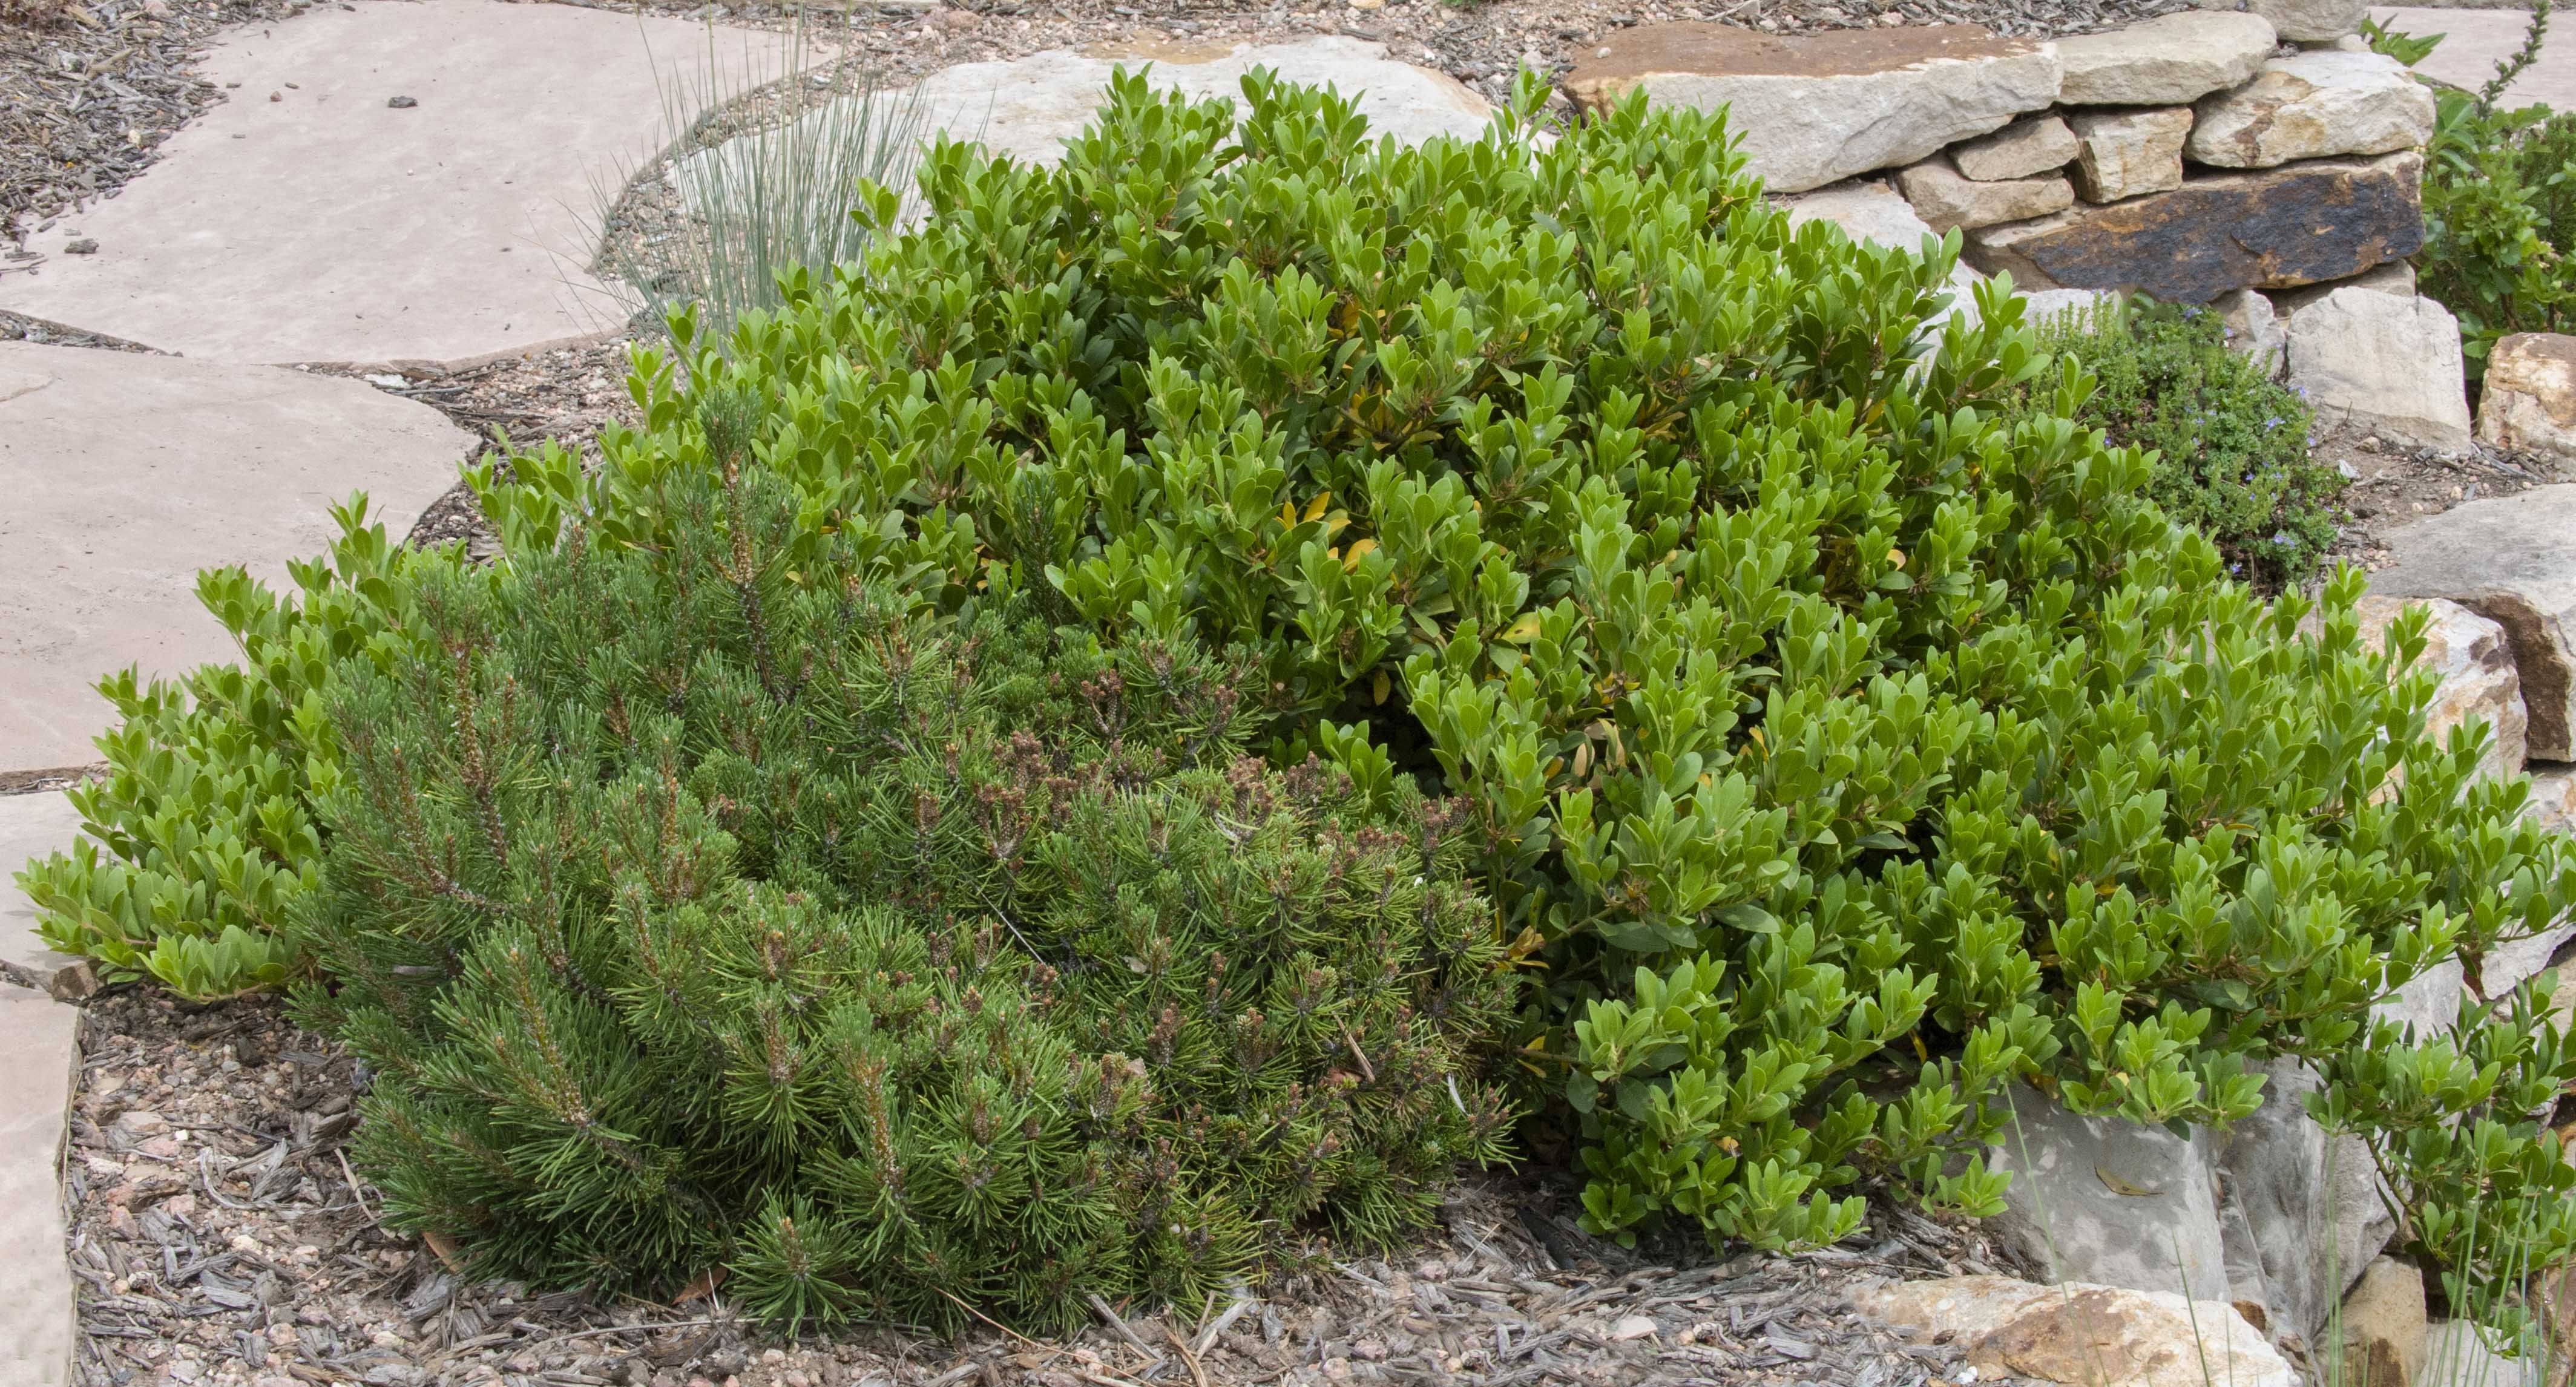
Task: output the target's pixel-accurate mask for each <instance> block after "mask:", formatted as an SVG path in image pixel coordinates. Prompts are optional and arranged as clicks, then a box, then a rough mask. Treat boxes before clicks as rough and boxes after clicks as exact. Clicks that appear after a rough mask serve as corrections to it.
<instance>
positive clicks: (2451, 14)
mask: <svg viewBox="0 0 2576 1387" xmlns="http://www.w3.org/2000/svg"><path fill="white" fill-rule="evenodd" d="M2370 14H2371V18H2373V19H2376V20H2378V21H2379V22H2380V23H2381V24H2382V25H2385V26H2386V27H2388V28H2391V29H2396V30H2399V31H2401V32H2404V33H2409V34H2413V35H2415V36H2416V37H2418V38H2430V37H2432V36H2433V35H2435V34H2447V35H2449V36H2450V37H2448V38H2445V39H2444V40H2442V46H2441V47H2439V48H2436V49H2434V50H2433V53H2432V56H2430V57H2428V58H2426V59H2425V60H2424V61H2422V62H2420V63H2417V64H2416V65H2415V70H2416V71H2417V72H2420V73H2422V74H2424V75H2425V76H2427V77H2430V78H2432V79H2434V80H2435V81H2439V82H2447V83H2449V84H2450V85H2452V86H2455V87H2463V88H2466V89H2468V90H2470V91H2475V90H2477V89H2478V88H2480V87H2482V86H2485V85H2486V83H2487V79H2488V78H2490V77H2493V76H2494V75H2495V70H2496V64H2497V63H2499V62H2501V61H2503V60H2504V59H2505V58H2507V57H2509V56H2511V55H2512V54H2513V52H2514V51H2515V50H2516V49H2519V48H2521V47H2522V38H2523V34H2524V32H2525V31H2526V30H2527V29H2528V27H2529V26H2530V24H2531V11H2529V10H2528V9H2520V8H2516V9H2476V10H2466V9H2439V8H2425V7H2420V6H2406V7H2396V8H2391V7H2385V6H2382V7H2377V8H2374V9H2372V10H2371V12H2370ZM2550 18H2551V21H2552V22H2551V24H2550V26H2549V33H2548V35H2547V36H2546V37H2545V38H2544V39H2543V40H2542V41H2541V46H2540V61H2538V62H2535V63H2533V64H2532V65H2531V66H2530V67H2529V68H2527V69H2525V70H2524V72H2523V74H2522V75H2521V76H2520V77H2517V78H2515V79H2514V83H2513V85H2512V86H2510V87H2507V88H2505V91H2504V99H2505V104H2506V105H2508V106H2528V105H2531V104H2533V103H2535V102H2538V103H2541V104H2545V105H2547V106H2549V107H2551V108H2553V109H2556V110H2561V111H2576V25H2571V24H2569V23H2568V22H2567V14H2566V11H2565V10H2564V9H2563V8H2561V9H2560V10H2558V11H2556V12H2554V13H2553V14H2552V15H2551V16H2550Z"/></svg>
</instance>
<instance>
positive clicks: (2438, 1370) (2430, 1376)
mask: <svg viewBox="0 0 2576 1387" xmlns="http://www.w3.org/2000/svg"><path fill="white" fill-rule="evenodd" d="M2546 1361H2547V1359H2546V1353H2545V1351H2544V1350H2542V1349H2541V1347H2540V1346H2539V1345H2536V1344H2535V1345H2532V1346H2531V1351H2529V1352H2524V1353H2520V1354H2517V1355H2516V1356H2514V1357H2511V1358H2507V1357H2505V1356H2504V1355H2503V1354H2501V1353H2498V1352H2497V1351H2496V1349H2495V1346H2494V1345H2492V1344H2490V1343H2489V1342H2488V1341H2487V1340H2486V1339H2485V1337H2484V1336H2482V1335H2480V1334H2479V1333H2478V1328H2477V1326H2476V1325H2474V1324H2471V1323H2469V1322H2468V1321H2466V1320H2443V1321H2442V1322H2440V1323H2439V1324H2436V1325H2434V1326H2433V1327H2432V1329H2431V1331H2430V1332H2428V1333H2427V1334H2426V1335H2425V1338H2424V1374H2423V1376H2421V1377H2418V1378H2416V1379H2415V1387H2541V1384H2542V1383H2543V1382H2545V1381H2547V1369H2546V1366H2545V1364H2546Z"/></svg>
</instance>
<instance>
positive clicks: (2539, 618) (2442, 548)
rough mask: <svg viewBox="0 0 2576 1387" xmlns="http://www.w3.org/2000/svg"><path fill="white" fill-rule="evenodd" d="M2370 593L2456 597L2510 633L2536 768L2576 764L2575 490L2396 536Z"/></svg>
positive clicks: (2468, 513) (2487, 505) (2450, 515)
mask: <svg viewBox="0 0 2576 1387" xmlns="http://www.w3.org/2000/svg"><path fill="white" fill-rule="evenodd" d="M2386 543H2387V545H2388V549H2389V555H2390V559H2391V563H2390V564H2389V566H2388V567H2386V568H2383V569H2381V570H2380V571H2379V572H2377V573H2374V574H2372V575H2371V580H2370V590H2371V591H2372V592H2374V593H2379V594H2382V595H2385V596H2390V597H2442V598H2448V599H2449V600H2451V601H2453V602H2457V603H2459V604H2460V605H2461V606H2463V607H2466V608H2468V609H2469V610H2471V611H2473V612H2476V613H2477V614H2478V615H2480V616H2483V617H2485V618H2487V619H2488V620H2490V621H2493V622H2495V623H2497V624H2498V625H2500V626H2502V627H2504V631H2505V638H2506V640H2507V641H2508V642H2510V643H2511V644H2512V647H2513V659H2514V668H2515V671H2516V673H2517V674H2518V676H2519V677H2520V679H2521V682H2522V704H2523V709H2524V711H2525V713H2526V714H2527V716H2528V719H2529V723H2528V729H2527V731H2526V733H2525V736H2526V738H2527V741H2528V744H2529V748H2530V755H2531V758H2532V759H2533V760H2536V761H2576V738H2571V737H2570V735H2569V733H2570V729H2571V726H2576V643H2571V639H2570V638H2571V636H2576V485H2559V486H2544V487H2539V488H2537V489H2535V490H2531V491H2526V492H2523V493H2522V494H2520V495H2518V496H2495V497H2488V498H2484V499H2481V500H2476V501H2470V502H2468V503H2466V504H2464V505H2459V506H2454V507H2452V508H2451V509H2449V510H2447V511H2444V512H2443V513H2441V514H2440V515H2433V516H2427V517H2425V518H2424V519H2422V520H2419V521H2416V522H2415V523H2413V524H2411V525H2406V526H2402V527H2400V528H2398V529H2395V530H2392V531H2390V532H2388V534H2387V536H2386Z"/></svg>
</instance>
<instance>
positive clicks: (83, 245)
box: [63, 236, 98, 255]
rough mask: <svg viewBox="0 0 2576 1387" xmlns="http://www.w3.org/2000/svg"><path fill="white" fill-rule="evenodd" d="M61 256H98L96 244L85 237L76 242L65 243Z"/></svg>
mask: <svg viewBox="0 0 2576 1387" xmlns="http://www.w3.org/2000/svg"><path fill="white" fill-rule="evenodd" d="M63 254H65V255H96V254H98V242H96V241H93V240H91V239H90V238H89V237H87V236H83V237H82V238H80V239H79V240H77V241H66V242H64V243H63Z"/></svg>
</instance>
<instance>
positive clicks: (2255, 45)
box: [2057, 10, 2277, 106]
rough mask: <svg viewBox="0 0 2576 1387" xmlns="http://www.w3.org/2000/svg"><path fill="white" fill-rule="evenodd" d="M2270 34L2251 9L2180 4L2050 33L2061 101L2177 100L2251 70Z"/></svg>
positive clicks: (2264, 53)
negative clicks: (2125, 21) (2134, 18)
mask: <svg viewBox="0 0 2576 1387" xmlns="http://www.w3.org/2000/svg"><path fill="white" fill-rule="evenodd" d="M2275 42H2277V39H2276V38H2275V37H2274V35H2273V32H2272V25H2271V22H2270V21H2269V20H2266V19H2264V18H2262V17H2261V16H2259V15H2251V14H2235V13H2228V12H2224V11H2214V10H2185V11H2183V12H2182V13H2180V14H2169V15H2163V16H2160V17H2158V18H2155V19H2150V20H2147V21H2146V22H2144V23H2142V24H2132V25H2130V26H2128V27H2127V28H2124V29H2113V30H2110V31H2108V32H2105V33H2099V34H2082V35H2078V36H2076V37H2073V38H2064V39H2059V40H2058V41H2057V53H2058V59H2059V61H2061V62H2063V63H2064V64H2065V65H2066V79H2065V84H2064V86H2063V87H2062V88H2061V90H2060V92H2059V99H2061V100H2063V101H2064V102H2065V103H2066V104H2067V105H2069V106H2183V105H2189V104H2190V103H2192V102H2194V101H2197V100H2199V99H2200V98H2202V97H2204V96H2207V95H2208V94H2210V93H2211V92H2214V91H2223V90H2225V89H2226V88H2229V87H2232V86H2235V85H2236V84H2237V83H2239V82H2242V81H2244V80H2245V79H2246V78H2248V77H2251V76H2253V75H2254V72H2255V69H2257V68H2259V67H2261V66H2262V64H2263V60H2264V59H2265V58H2267V57H2270V56H2271V54H2272V47H2273V44H2274V43H2275Z"/></svg>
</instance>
